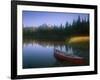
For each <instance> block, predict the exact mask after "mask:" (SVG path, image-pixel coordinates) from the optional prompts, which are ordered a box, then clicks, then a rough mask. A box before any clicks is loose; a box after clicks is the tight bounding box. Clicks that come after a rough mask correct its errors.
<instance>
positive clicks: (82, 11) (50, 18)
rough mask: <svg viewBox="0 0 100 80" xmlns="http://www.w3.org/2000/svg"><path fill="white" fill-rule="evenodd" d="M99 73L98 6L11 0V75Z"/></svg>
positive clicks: (19, 76) (30, 76)
mask: <svg viewBox="0 0 100 80" xmlns="http://www.w3.org/2000/svg"><path fill="white" fill-rule="evenodd" d="M88 74H97V6H96V5H80V4H64V3H49V2H33V1H11V78H12V79H21V78H39V77H57V76H72V75H88Z"/></svg>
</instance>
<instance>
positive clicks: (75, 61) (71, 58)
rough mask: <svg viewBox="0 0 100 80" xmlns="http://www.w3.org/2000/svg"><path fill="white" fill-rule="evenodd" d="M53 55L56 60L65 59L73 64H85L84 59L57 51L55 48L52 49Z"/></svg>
mask: <svg viewBox="0 0 100 80" xmlns="http://www.w3.org/2000/svg"><path fill="white" fill-rule="evenodd" d="M54 56H55V58H56V59H57V60H60V61H66V62H70V63H73V64H79V65H81V64H82V65H83V64H85V60H84V59H83V58H82V57H76V56H71V55H64V54H63V53H62V52H60V51H57V50H55V51H54Z"/></svg>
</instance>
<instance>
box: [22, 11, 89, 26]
mask: <svg viewBox="0 0 100 80" xmlns="http://www.w3.org/2000/svg"><path fill="white" fill-rule="evenodd" d="M78 16H80V18H81V19H88V14H82V13H61V12H40V11H23V13H22V23H23V25H24V27H32V26H35V27H38V26H40V25H42V24H48V25H60V24H62V25H65V23H66V21H67V22H68V23H72V22H73V20H77V19H78Z"/></svg>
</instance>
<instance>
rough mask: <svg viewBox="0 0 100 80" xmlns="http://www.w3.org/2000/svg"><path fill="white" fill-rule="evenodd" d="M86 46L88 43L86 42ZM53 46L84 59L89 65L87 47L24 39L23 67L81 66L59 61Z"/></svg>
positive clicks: (61, 42) (62, 42) (60, 42)
mask: <svg viewBox="0 0 100 80" xmlns="http://www.w3.org/2000/svg"><path fill="white" fill-rule="evenodd" d="M87 46H88V44H87ZM54 48H56V49H58V50H60V51H63V52H65V53H71V54H74V55H77V56H80V57H83V58H84V59H85V60H86V64H84V65H89V48H88V47H85V46H83V47H81V48H80V47H76V46H72V45H66V44H65V42H64V41H44V40H24V41H23V68H24V69H25V68H45V67H63V66H81V65H77V64H71V63H69V62H64V63H63V62H60V61H58V60H57V59H56V58H55V57H54Z"/></svg>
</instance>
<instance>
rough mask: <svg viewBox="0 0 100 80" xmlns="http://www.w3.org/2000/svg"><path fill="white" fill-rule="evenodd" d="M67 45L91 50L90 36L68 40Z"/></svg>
mask: <svg viewBox="0 0 100 80" xmlns="http://www.w3.org/2000/svg"><path fill="white" fill-rule="evenodd" d="M65 43H66V44H68V45H71V46H73V47H76V48H89V36H74V37H71V38H69V39H66V41H65Z"/></svg>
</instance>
